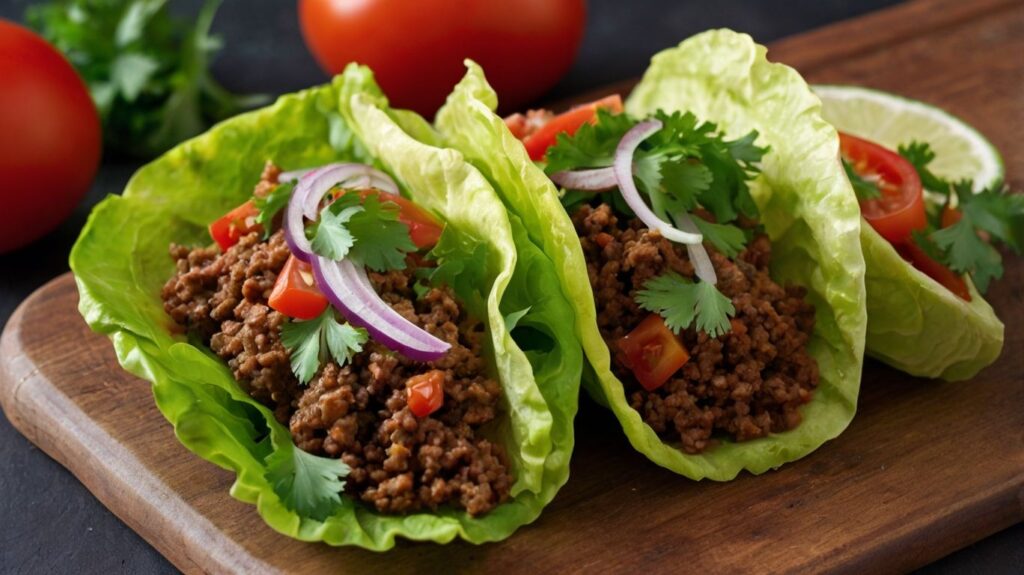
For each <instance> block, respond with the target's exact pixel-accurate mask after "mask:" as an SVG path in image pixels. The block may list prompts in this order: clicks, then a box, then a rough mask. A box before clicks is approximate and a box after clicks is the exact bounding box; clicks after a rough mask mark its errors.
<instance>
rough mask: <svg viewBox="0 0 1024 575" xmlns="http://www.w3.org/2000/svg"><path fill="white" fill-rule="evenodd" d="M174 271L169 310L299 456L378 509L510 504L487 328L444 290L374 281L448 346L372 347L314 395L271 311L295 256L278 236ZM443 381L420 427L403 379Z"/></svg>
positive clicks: (200, 254)
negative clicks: (318, 463)
mask: <svg viewBox="0 0 1024 575" xmlns="http://www.w3.org/2000/svg"><path fill="white" fill-rule="evenodd" d="M171 256H172V257H173V258H174V260H175V262H176V265H177V272H176V273H175V275H174V277H172V278H171V279H170V280H169V281H168V282H167V284H166V285H165V286H164V288H163V293H162V297H163V301H164V309H165V310H166V311H167V313H168V314H170V316H171V317H172V318H173V319H174V321H175V322H176V323H178V324H179V325H181V326H184V327H185V328H186V329H188V330H190V331H192V332H193V333H195V334H196V335H198V336H199V337H201V338H202V339H203V341H204V342H206V343H208V344H209V346H210V348H211V349H212V350H213V351H214V352H215V353H216V354H217V355H219V356H220V357H222V358H224V359H225V360H227V362H228V365H229V366H230V367H231V370H232V372H233V373H234V375H235V378H236V379H237V380H238V381H239V383H240V384H241V385H242V386H243V388H245V389H246V391H247V392H248V393H249V394H250V395H252V397H254V398H255V399H256V400H258V401H260V402H261V403H263V404H265V405H267V406H268V407H269V408H271V409H273V410H274V414H275V416H276V417H277V419H278V420H279V421H281V422H282V423H283V424H286V425H288V427H289V429H290V430H291V434H292V437H293V439H294V441H295V443H296V445H298V446H299V447H300V448H302V449H303V450H305V451H308V452H310V453H315V454H317V455H323V456H328V457H337V458H341V459H342V460H343V461H344V462H345V463H347V464H348V465H349V467H351V473H350V475H349V476H348V479H347V483H346V488H345V489H346V492H348V493H349V494H350V495H351V496H353V497H357V498H359V499H362V500H363V501H365V502H366V503H368V504H370V505H373V506H374V507H375V508H376V509H378V510H380V511H383V512H389V513H404V512H410V511H415V510H418V509H424V508H429V509H436V508H437V507H439V506H441V505H446V504H447V505H452V506H454V507H459V508H464V509H466V510H467V511H468V512H469V513H470V514H472V515H479V514H481V513H485V512H487V511H489V510H490V509H492V508H494V507H495V506H496V505H498V504H500V503H502V502H504V501H506V500H507V499H508V497H509V490H510V488H511V485H512V479H511V477H510V475H509V471H508V464H507V459H506V455H505V453H504V451H503V449H502V448H501V446H500V445H496V444H494V443H492V442H490V441H488V440H487V439H484V438H483V437H482V436H481V434H480V427H481V426H482V425H484V424H486V423H488V422H490V421H491V420H493V419H494V418H495V413H496V409H497V405H498V401H499V397H500V395H501V388H500V387H499V385H498V383H497V382H496V381H494V380H493V379H490V378H489V377H487V375H486V368H485V362H484V361H483V360H482V359H481V349H480V348H481V343H482V342H481V338H482V337H483V326H482V324H481V323H480V322H479V321H476V320H472V319H470V318H468V317H467V316H466V315H465V314H463V313H462V311H461V308H460V306H459V304H458V303H457V302H456V300H455V299H454V298H453V296H452V294H451V293H450V291H448V290H447V289H436V288H435V289H431V290H430V291H429V292H428V293H427V294H426V295H425V296H424V297H422V298H420V299H417V298H416V295H415V293H414V291H413V289H412V282H413V281H414V280H413V275H412V271H411V270H404V271H392V272H388V273H384V274H378V273H370V274H369V275H370V280H371V282H372V283H373V284H374V287H375V288H376V289H377V292H378V293H380V294H381V295H382V297H383V298H384V299H385V301H387V302H388V303H389V304H390V305H391V306H392V307H393V308H394V309H396V310H397V311H398V312H399V313H401V314H402V315H403V316H405V317H406V318H408V319H409V320H410V321H412V322H414V323H416V324H417V325H419V326H421V327H423V328H424V329H426V330H427V331H429V332H430V333H432V334H434V335H435V336H437V337H439V338H441V339H443V340H445V341H446V342H448V343H450V344H451V346H452V348H451V350H450V351H449V352H448V353H447V354H445V356H444V357H443V358H441V359H440V360H438V361H436V362H431V363H422V362H415V361H412V360H409V359H407V358H405V357H404V356H401V355H398V354H395V353H392V352H391V351H390V350H388V349H387V348H385V347H384V346H382V345H379V344H377V343H375V342H373V341H371V342H369V343H368V344H367V345H366V346H364V350H363V352H362V353H359V354H357V355H356V356H355V358H354V359H353V361H352V362H351V363H350V364H348V365H345V366H344V367H338V366H337V365H336V364H334V363H330V364H327V365H326V366H325V367H324V368H323V369H322V370H321V372H320V373H318V374H317V375H316V377H314V379H313V381H311V382H310V384H309V385H308V386H302V385H300V384H299V382H298V381H297V380H296V378H295V376H294V375H293V374H292V371H291V367H290V364H289V357H288V352H287V351H286V350H285V348H284V347H283V346H282V344H281V340H280V327H281V325H282V324H283V323H284V322H285V321H286V320H287V318H285V317H284V316H283V315H281V314H280V313H278V312H276V311H274V310H272V309H270V307H268V306H267V299H268V297H269V295H270V290H271V288H272V287H273V285H274V281H275V279H276V278H277V274H278V272H279V271H280V270H281V268H282V267H283V266H284V263H285V260H287V259H288V256H289V251H288V247H287V245H286V244H285V242H284V237H283V235H282V234H281V232H278V233H276V234H274V235H273V236H271V237H270V239H269V240H268V241H262V238H261V237H260V236H259V235H258V234H255V233H253V234H249V235H247V236H245V237H243V238H242V239H241V241H240V242H239V243H238V244H237V245H235V246H233V247H232V248H230V249H229V250H227V251H226V252H225V253H223V254H221V253H220V250H219V249H218V248H217V247H216V246H214V247H210V248H195V249H189V248H186V247H182V246H172V247H171ZM434 369H438V370H441V371H443V372H444V374H445V381H444V392H445V400H444V405H443V406H442V407H441V408H440V409H439V410H438V411H436V412H434V413H433V414H431V415H430V416H429V417H425V418H417V417H415V416H414V415H413V414H412V413H411V412H410V410H409V408H408V407H407V405H406V388H405V386H406V380H407V379H409V378H410V377H412V376H414V375H418V374H422V373H425V372H427V371H430V370H434Z"/></svg>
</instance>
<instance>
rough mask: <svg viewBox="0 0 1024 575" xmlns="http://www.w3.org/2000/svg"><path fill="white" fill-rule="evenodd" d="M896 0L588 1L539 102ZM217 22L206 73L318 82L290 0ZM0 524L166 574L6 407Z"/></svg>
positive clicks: (9, 267) (12, 7) (1018, 566)
mask: <svg viewBox="0 0 1024 575" xmlns="http://www.w3.org/2000/svg"><path fill="white" fill-rule="evenodd" d="M410 1H415V0H410ZM496 1H498V0H496ZM894 3H895V2H894V0H861V1H859V2H858V1H842V0H800V1H785V2H783V1H768V0H744V1H740V0H736V1H726V0H721V1H717V2H714V3H712V2H706V1H699V0H690V1H684V0H657V1H655V0H636V1H634V0H629V1H627V0H591V1H590V10H589V16H588V23H587V31H586V36H585V38H584V41H583V46H582V48H581V50H580V53H579V57H578V58H577V60H576V63H575V65H574V66H573V68H572V70H571V71H570V72H569V74H568V75H567V76H566V77H565V78H564V79H563V80H562V82H561V83H560V84H558V86H556V87H555V88H554V90H553V91H552V92H551V93H550V94H548V96H547V98H549V99H557V98H561V97H565V96H570V95H572V94H574V93H576V92H579V91H582V90H586V89H590V88H596V87H599V86H601V85H603V84H607V83H609V82H612V81H615V80H621V79H625V78H629V77H633V76H637V75H639V74H640V73H641V72H642V71H643V70H644V68H645V67H646V64H647V60H648V59H649V58H650V56H651V55H652V54H654V53H655V52H657V51H658V50H660V49H662V48H665V47H668V46H670V45H672V44H675V43H676V42H678V41H679V40H681V39H682V38H684V37H686V36H688V35H690V34H692V33H694V32H698V31H700V30H704V29H706V28H711V27H720V26H727V27H730V28H735V29H737V30H742V31H745V32H749V33H750V34H752V35H753V36H754V37H755V38H756V39H757V40H759V41H761V42H769V41H772V40H775V39H777V38H781V37H783V36H787V35H790V34H794V33H797V32H800V31H803V30H808V29H811V28H816V27H818V26H821V25H823V24H827V23H829V22H833V21H836V20H842V19H845V18H849V17H852V16H856V15H858V14H861V13H864V12H868V11H871V10H876V9H879V8H882V7H884V6H887V5H890V4H894ZM29 4H30V2H28V1H26V0H0V18H8V19H13V20H21V17H22V14H23V13H24V10H25V7H26V6H28V5H29ZM199 4H200V2H199V1H198V0H171V5H172V8H173V10H174V11H175V12H177V13H180V14H183V15H189V14H194V13H195V12H196V10H197V9H198V6H199ZM214 30H215V31H216V32H217V33H219V34H220V35H221V36H222V37H223V39H224V40H225V48H224V50H223V51H222V52H221V54H220V56H219V57H218V58H217V60H216V62H215V64H214V73H215V75H216V77H217V78H218V79H219V80H221V82H223V84H224V85H225V86H227V87H228V88H231V89H234V90H239V91H255V92H266V93H274V94H279V93H284V92H289V91H293V90H296V89H299V88H304V87H307V86H310V85H312V84H315V83H319V82H322V81H323V80H324V79H325V78H326V76H325V75H324V74H323V73H322V72H321V71H320V70H319V68H317V66H316V64H315V63H314V62H313V60H312V58H311V57H310V56H309V54H308V53H307V52H306V48H305V46H304V44H303V43H302V39H301V37H300V35H299V30H298V23H297V21H296V10H295V5H294V3H293V2H288V1H282V0H244V1H243V0H227V1H226V2H225V3H224V6H223V7H222V8H221V10H220V13H219V14H218V16H217V19H216V21H215V23H214ZM1002 57H1009V55H1003V56H1002ZM137 167H138V166H137V165H135V164H123V163H117V164H113V163H105V164H104V165H103V167H102V169H101V170H100V173H99V177H98V178H97V180H96V182H95V184H94V185H93V188H92V190H91V192H90V194H89V196H88V198H87V199H86V200H85V201H83V203H82V205H81V206H79V208H78V209H77V211H76V212H75V214H74V216H73V217H72V218H71V219H70V220H69V221H67V222H65V224H64V225H63V226H61V228H60V229H59V230H57V231H56V232H54V233H53V234H51V235H50V236H48V237H47V238H44V239H43V240H40V241H38V242H36V243H35V244H33V245H31V246H29V247H28V248H25V249H22V250H21V251H18V252H15V253H13V254H7V255H2V256H0V270H3V271H2V272H0V326H2V325H3V324H5V323H6V322H7V319H8V317H10V314H11V313H12V312H13V311H14V308H15V307H16V306H17V305H18V303H19V302H20V301H21V300H22V299H24V298H25V297H26V296H28V295H29V294H30V293H31V292H32V291H33V290H34V289H36V288H37V287H39V286H40V285H42V284H43V283H45V282H46V281H48V280H50V279H51V278H53V277H56V276H57V275H60V274H61V273H63V272H65V271H67V255H68V251H69V250H70V247H71V244H72V243H73V241H74V239H75V236H76V234H77V232H78V230H79V229H80V228H81V226H82V224H83V223H84V221H85V216H86V214H87V213H88V210H89V209H90V208H91V207H92V206H93V205H94V204H95V203H96V202H97V201H99V199H100V198H102V197H103V196H104V195H106V194H108V193H119V192H120V190H121V189H122V188H123V187H124V185H125V183H126V182H127V180H128V177H129V176H130V175H131V173H132V172H133V171H134V170H135V168H137ZM0 225H4V224H0ZM225 496H227V494H226V493H225ZM0 526H2V529H0V573H49V572H57V573H63V572H71V571H75V572H82V573H173V572H174V571H175V570H174V567H173V566H171V565H170V564H169V563H168V562H167V561H166V560H165V559H164V558H163V557H161V556H160V554H158V553H157V552H156V551H154V550H153V548H152V547H150V546H149V544H147V543H146V542H145V541H143V540H142V539H141V538H140V537H139V536H138V535H136V534H135V533H134V532H133V531H132V530H131V529H129V528H127V527H126V526H125V525H124V524H123V523H121V521H120V520H118V519H117V518H116V517H115V516H114V515H113V514H111V513H110V512H109V511H107V509H106V508H104V507H103V505H102V504H100V503H99V502H98V501H97V500H96V499H95V498H94V497H93V496H92V495H91V494H90V493H89V492H88V491H86V489H85V488H84V487H82V485H81V484H80V483H79V482H78V480H76V479H75V478H74V476H72V475H71V474H70V473H68V472H67V471H66V470H65V469H64V468H63V467H61V466H60V465H59V464H58V463H56V462H55V461H53V460H52V459H50V458H49V457H48V456H47V455H46V454H45V453H43V452H42V451H40V450H38V449H37V448H36V447H35V446H33V445H32V444H30V443H29V442H28V441H27V440H26V439H25V438H24V437H22V436H21V435H20V434H18V433H17V431H15V430H14V429H13V428H12V427H11V425H10V423H9V422H8V421H7V419H6V417H4V416H3V415H0ZM385 560H386V558H385V557H384V556H382V561H385ZM922 572H923V573H985V574H993V573H1024V525H1018V526H1016V527H1013V528H1011V529H1008V530H1006V531H1004V532H1002V533H999V534H997V535H995V536H992V537H990V538H988V539H985V540H984V541H982V542H981V543H978V544H976V545H973V546H971V547H968V548H967V549H964V550H962V551H959V552H957V553H954V554H953V555H951V556H949V557H947V558H945V559H943V560H941V561H939V562H938V563H935V564H933V565H930V566H928V567H927V568H925V569H923V570H922Z"/></svg>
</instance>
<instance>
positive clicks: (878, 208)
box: [839, 132, 928, 244]
mask: <svg viewBox="0 0 1024 575" xmlns="http://www.w3.org/2000/svg"><path fill="white" fill-rule="evenodd" d="M839 146H840V151H841V153H842V155H843V158H844V159H845V160H846V161H847V162H849V163H850V165H851V166H853V169H854V170H855V171H856V172H857V173H858V174H860V175H861V176H863V177H865V178H866V179H870V180H875V181H876V182H877V183H878V187H879V189H880V190H881V192H882V197H881V198H878V199H873V200H863V201H861V202H860V211H861V214H862V215H863V216H864V219H866V220H867V221H868V222H869V223H870V224H871V227H873V228H875V231H877V232H878V233H879V234H880V235H881V236H882V237H883V238H885V239H887V240H889V242H891V243H894V244H896V243H900V242H905V241H908V240H909V239H910V232H911V231H913V230H921V229H924V228H925V226H927V224H928V222H927V219H926V217H925V211H924V194H923V193H922V189H921V178H920V177H919V176H918V175H917V171H916V170H915V169H914V166H913V165H911V164H910V162H908V161H907V160H905V159H904V158H903V157H902V156H900V155H899V154H897V153H896V152H893V151H892V150H888V149H886V148H883V147H882V146H879V145H878V144H875V143H873V142H869V141H867V140H863V139H861V138H858V137H856V136H851V135H849V134H844V133H842V132H840V134H839Z"/></svg>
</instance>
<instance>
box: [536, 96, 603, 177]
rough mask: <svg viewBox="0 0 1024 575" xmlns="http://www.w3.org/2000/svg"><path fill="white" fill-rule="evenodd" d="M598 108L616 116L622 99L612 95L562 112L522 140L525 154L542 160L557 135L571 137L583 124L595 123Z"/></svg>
mask: <svg viewBox="0 0 1024 575" xmlns="http://www.w3.org/2000/svg"><path fill="white" fill-rule="evenodd" d="M598 108H603V109H605V110H608V111H609V112H613V113H616V114H618V113H621V112H622V97H621V96H619V95H618V94H613V95H611V96H608V97H606V98H601V99H600V100H597V101H594V102H591V103H589V104H583V105H580V106H577V107H575V108H573V109H571V110H569V111H568V112H563V113H561V114H559V115H557V116H555V117H554V118H552V119H551V120H550V121H549V122H548V123H547V124H544V125H543V126H541V127H540V129H538V130H537V131H536V132H534V133H532V134H530V135H529V136H526V138H524V139H523V146H525V147H526V152H527V153H528V154H530V159H531V160H533V161H535V162H539V161H541V160H543V159H544V155H545V154H547V152H548V148H550V147H551V146H554V145H555V140H556V139H557V138H558V134H568V135H570V136H571V135H573V134H575V133H576V130H579V129H580V126H582V125H583V124H586V123H588V122H590V123H593V122H595V121H597V110H598Z"/></svg>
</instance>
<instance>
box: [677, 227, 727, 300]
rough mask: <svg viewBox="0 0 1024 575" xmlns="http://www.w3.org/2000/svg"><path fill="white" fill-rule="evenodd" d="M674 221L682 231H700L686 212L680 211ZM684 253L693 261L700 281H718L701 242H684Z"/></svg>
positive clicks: (715, 282)
mask: <svg viewBox="0 0 1024 575" xmlns="http://www.w3.org/2000/svg"><path fill="white" fill-rule="evenodd" d="M676 223H677V224H679V227H680V228H682V229H683V231H687V232H690V233H692V234H699V233H700V229H699V228H698V227H697V223H696V222H694V221H693V218H692V217H691V216H690V214H688V213H686V212H680V213H679V214H677V215H676ZM686 253H687V254H689V256H690V262H691V263H693V271H694V273H696V274H697V277H698V278H700V280H701V281H704V282H707V283H709V284H711V285H715V284H717V283H718V275H717V274H716V273H715V268H714V266H712V265H711V258H710V257H708V250H707V249H705V248H704V243H703V242H701V243H699V244H686Z"/></svg>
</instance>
